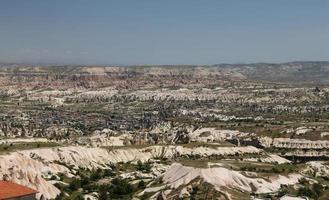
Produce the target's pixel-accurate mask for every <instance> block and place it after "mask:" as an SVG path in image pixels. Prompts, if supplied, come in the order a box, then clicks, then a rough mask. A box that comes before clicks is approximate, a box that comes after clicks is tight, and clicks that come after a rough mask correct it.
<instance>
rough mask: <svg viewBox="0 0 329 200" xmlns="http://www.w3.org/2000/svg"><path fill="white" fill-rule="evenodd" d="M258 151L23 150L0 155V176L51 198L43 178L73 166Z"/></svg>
mask: <svg viewBox="0 0 329 200" xmlns="http://www.w3.org/2000/svg"><path fill="white" fill-rule="evenodd" d="M248 153H256V154H257V153H260V150H258V149H256V148H255V147H218V148H205V147H197V148H193V149H190V148H185V147H182V146H177V147H176V146H151V147H146V148H141V149H137V148H119V149H115V150H111V151H108V150H106V149H103V148H87V147H80V146H70V147H58V148H44V149H34V150H24V151H19V152H14V153H10V154H7V155H0V177H1V178H2V179H7V180H11V181H14V182H17V183H20V184H22V185H26V186H30V187H32V188H34V189H36V190H38V191H39V192H40V195H43V196H44V197H45V198H47V199H50V198H55V197H56V195H58V194H59V193H60V191H59V190H58V189H57V188H56V187H55V186H53V184H52V183H51V181H47V178H49V177H51V176H52V175H56V174H58V173H64V174H66V175H68V176H72V173H73V172H74V170H75V169H77V168H79V167H82V168H89V169H92V168H110V164H111V163H118V162H124V163H126V162H129V161H138V160H140V161H143V162H145V161H148V160H150V159H152V158H156V157H158V158H159V157H165V158H174V157H176V156H196V155H197V156H199V157H207V156H211V155H235V154H241V155H243V154H248Z"/></svg>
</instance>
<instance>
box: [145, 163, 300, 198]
mask: <svg viewBox="0 0 329 200" xmlns="http://www.w3.org/2000/svg"><path fill="white" fill-rule="evenodd" d="M300 178H302V176H301V175H300V174H289V175H288V176H281V175H279V176H271V177H267V179H266V180H265V179H264V178H262V177H253V178H251V177H248V176H245V175H243V174H242V173H241V172H238V171H234V170H229V169H226V168H222V167H212V168H195V167H188V166H183V165H181V164H179V163H174V164H172V165H171V166H170V168H169V169H168V170H167V171H166V172H165V173H164V174H163V175H162V179H163V182H164V184H163V186H160V187H150V188H147V189H145V190H144V191H143V193H145V192H150V191H160V190H161V192H162V193H164V194H166V195H167V196H171V197H173V195H176V197H177V198H178V197H184V196H185V197H188V194H189V193H188V192H184V191H188V190H190V189H189V187H191V183H193V181H194V180H197V181H199V182H200V181H201V182H206V183H209V184H210V185H212V186H213V187H214V188H215V189H216V190H218V191H220V192H222V193H224V194H225V196H226V198H228V199H231V198H230V197H231V195H230V194H229V193H228V192H227V191H228V190H230V189H233V190H234V189H237V190H240V191H245V192H248V193H251V192H254V193H272V192H276V191H278V190H279V189H280V187H281V184H285V185H293V184H296V183H298V180H299V179H300ZM178 191H181V192H178ZM143 193H142V194H143ZM159 195H161V193H160V192H158V193H156V194H155V195H154V196H153V198H154V199H156V198H157V197H158V196H159ZM186 195H187V196H186Z"/></svg>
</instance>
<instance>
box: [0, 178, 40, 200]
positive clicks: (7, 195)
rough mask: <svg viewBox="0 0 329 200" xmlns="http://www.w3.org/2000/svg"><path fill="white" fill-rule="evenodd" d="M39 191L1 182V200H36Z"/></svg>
mask: <svg viewBox="0 0 329 200" xmlns="http://www.w3.org/2000/svg"><path fill="white" fill-rule="evenodd" d="M36 193H38V192H37V191H35V190H33V189H31V188H28V187H25V186H23V185H19V184H16V183H12V182H9V181H0V200H35V199H36Z"/></svg>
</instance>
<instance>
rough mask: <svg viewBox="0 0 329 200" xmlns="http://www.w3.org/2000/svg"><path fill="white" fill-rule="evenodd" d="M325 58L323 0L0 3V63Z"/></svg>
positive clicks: (327, 11) (328, 40) (328, 7)
mask: <svg viewBox="0 0 329 200" xmlns="http://www.w3.org/2000/svg"><path fill="white" fill-rule="evenodd" d="M311 60H312V61H317V60H321V61H324V60H329V1H328V0H115V1H114V0H28V1H26V0H1V1H0V62H30V63H59V64H64V63H69V64H122V65H132V64H138V65H141V64H217V63H251V62H288V61H311Z"/></svg>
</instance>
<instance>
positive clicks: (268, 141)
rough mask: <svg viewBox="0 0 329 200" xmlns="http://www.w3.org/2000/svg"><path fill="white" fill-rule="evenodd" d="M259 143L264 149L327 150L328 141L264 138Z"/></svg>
mask: <svg viewBox="0 0 329 200" xmlns="http://www.w3.org/2000/svg"><path fill="white" fill-rule="evenodd" d="M259 141H260V142H261V144H262V145H263V146H264V147H276V148H288V149H327V148H329V141H328V140H316V141H313V140H306V139H291V138H269V137H263V138H260V139H259Z"/></svg>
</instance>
